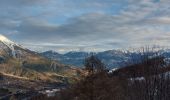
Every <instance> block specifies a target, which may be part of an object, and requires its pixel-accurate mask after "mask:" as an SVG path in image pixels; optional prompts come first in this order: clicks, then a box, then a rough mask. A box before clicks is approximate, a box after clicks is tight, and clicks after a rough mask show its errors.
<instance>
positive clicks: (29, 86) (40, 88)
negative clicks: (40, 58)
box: [0, 75, 66, 100]
mask: <svg viewBox="0 0 170 100" xmlns="http://www.w3.org/2000/svg"><path fill="white" fill-rule="evenodd" d="M65 87H66V85H65V84H63V83H49V82H42V81H32V80H28V79H22V78H18V77H13V76H9V75H5V76H3V77H1V78H0V100H1V99H2V100H9V99H14V100H15V99H16V100H21V99H22V100H23V99H27V100H29V99H31V98H32V97H36V96H40V95H47V96H54V95H55V94H56V92H59V91H60V90H61V89H63V88H65Z"/></svg>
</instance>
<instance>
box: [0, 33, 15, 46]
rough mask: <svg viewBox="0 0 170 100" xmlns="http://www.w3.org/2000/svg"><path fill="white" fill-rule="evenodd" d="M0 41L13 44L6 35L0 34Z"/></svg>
mask: <svg viewBox="0 0 170 100" xmlns="http://www.w3.org/2000/svg"><path fill="white" fill-rule="evenodd" d="M0 41H1V42H5V43H8V44H15V43H14V42H13V41H11V40H9V39H8V38H7V37H5V36H3V35H1V34H0Z"/></svg>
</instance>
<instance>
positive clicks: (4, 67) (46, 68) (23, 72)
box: [0, 35, 81, 82]
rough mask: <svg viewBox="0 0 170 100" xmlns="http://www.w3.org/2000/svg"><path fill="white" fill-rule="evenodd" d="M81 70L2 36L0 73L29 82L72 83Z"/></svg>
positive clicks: (0, 37)
mask: <svg viewBox="0 0 170 100" xmlns="http://www.w3.org/2000/svg"><path fill="white" fill-rule="evenodd" d="M80 72H81V70H80V69H78V68H74V66H70V65H65V64H62V63H60V62H57V61H54V60H51V59H48V58H46V57H44V56H41V55H40V54H39V53H37V52H34V51H31V50H29V49H26V48H24V47H22V46H21V45H18V44H16V43H15V42H13V41H11V40H9V39H8V38H7V37H5V36H3V35H0V73H1V74H3V75H8V76H14V77H19V78H24V79H29V80H40V81H48V82H50V81H51V82H70V81H71V82H72V81H74V80H76V78H77V74H78V73H80Z"/></svg>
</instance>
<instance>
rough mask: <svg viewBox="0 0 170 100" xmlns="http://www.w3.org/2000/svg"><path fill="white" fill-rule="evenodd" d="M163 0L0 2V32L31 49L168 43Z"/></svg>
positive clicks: (169, 14) (168, 16)
mask: <svg viewBox="0 0 170 100" xmlns="http://www.w3.org/2000/svg"><path fill="white" fill-rule="evenodd" d="M169 5H170V1H169V0H0V33H1V34H3V35H5V36H7V37H8V38H10V39H11V40H13V41H15V42H17V43H19V44H22V45H23V46H25V47H27V48H29V49H32V50H36V51H46V50H55V51H58V52H60V53H64V52H68V51H79V50H81V51H104V50H110V49H119V48H120V49H126V48H130V47H133V48H136V47H141V46H146V45H160V46H166V47H169V46H170V44H169V42H170V7H169Z"/></svg>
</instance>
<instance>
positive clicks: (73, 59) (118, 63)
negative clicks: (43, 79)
mask: <svg viewBox="0 0 170 100" xmlns="http://www.w3.org/2000/svg"><path fill="white" fill-rule="evenodd" d="M161 52H162V54H163V56H165V57H167V58H170V50H168V49H167V50H162V51H161ZM40 54H41V55H42V56H44V57H47V58H49V59H53V60H57V61H59V62H62V63H64V64H69V65H74V66H77V67H83V65H84V59H85V58H86V57H88V56H90V55H92V54H93V55H95V56H97V57H98V58H99V59H100V60H102V62H103V63H104V64H105V65H106V66H107V67H108V68H110V69H113V68H117V67H123V66H124V65H125V64H126V63H131V62H132V60H133V59H136V60H137V59H140V58H139V57H140V56H139V55H140V54H139V53H138V52H124V51H121V50H108V51H103V52H98V53H92V52H91V53H88V52H76V51H75V52H73V51H72V52H68V53H66V54H59V53H57V52H55V51H52V50H50V51H46V52H42V53H40ZM150 54H152V53H150Z"/></svg>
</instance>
